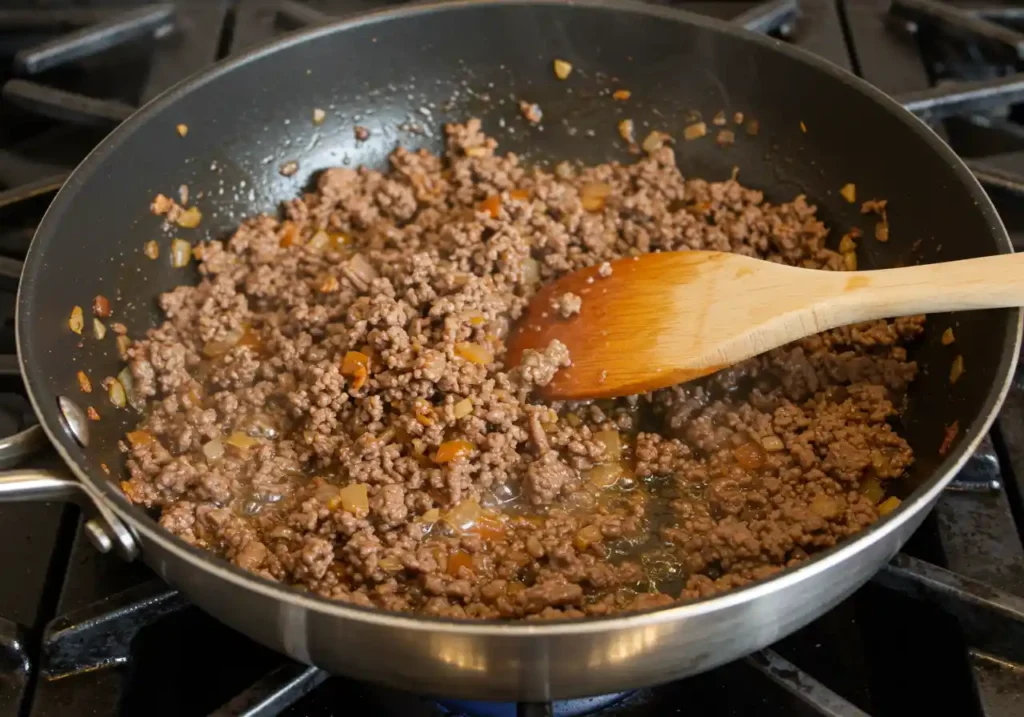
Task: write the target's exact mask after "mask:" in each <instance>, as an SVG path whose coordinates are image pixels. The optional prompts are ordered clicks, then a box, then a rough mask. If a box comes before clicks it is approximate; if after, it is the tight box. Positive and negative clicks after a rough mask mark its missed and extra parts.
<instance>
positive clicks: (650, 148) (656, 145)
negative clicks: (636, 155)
mask: <svg viewBox="0 0 1024 717" xmlns="http://www.w3.org/2000/svg"><path fill="white" fill-rule="evenodd" d="M671 139H672V138H671V137H670V136H669V135H667V134H665V133H664V132H659V131H658V130H653V131H652V132H651V133H650V134H649V135H647V137H646V138H645V139H644V143H643V144H642V145H641V146H642V147H643V149H644V151H645V152H647V153H648V154H650V153H651V152H654V151H656V150H659V149H661V148H662V147H664V146H665V143H666V142H669V141H671Z"/></svg>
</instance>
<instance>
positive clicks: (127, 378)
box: [117, 366, 146, 411]
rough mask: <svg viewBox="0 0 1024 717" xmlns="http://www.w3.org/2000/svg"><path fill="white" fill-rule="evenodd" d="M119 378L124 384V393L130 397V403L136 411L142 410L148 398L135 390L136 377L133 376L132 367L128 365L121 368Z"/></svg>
mask: <svg viewBox="0 0 1024 717" xmlns="http://www.w3.org/2000/svg"><path fill="white" fill-rule="evenodd" d="M117 380H118V381H120V382H121V385H122V386H124V393H125V395H126V396H127V397H128V405H130V406H131V407H132V408H134V409H135V410H136V411H141V410H142V409H143V408H145V406H146V400H145V399H144V398H143V397H142V396H139V395H137V394H136V392H135V377H134V376H132V372H131V369H129V368H128V367H127V366H125V367H124V368H123V369H121V373H119V374H117Z"/></svg>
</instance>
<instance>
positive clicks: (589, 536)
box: [572, 525, 604, 550]
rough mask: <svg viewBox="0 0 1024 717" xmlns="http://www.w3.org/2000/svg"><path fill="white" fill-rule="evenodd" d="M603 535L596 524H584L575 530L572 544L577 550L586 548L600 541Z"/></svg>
mask: <svg viewBox="0 0 1024 717" xmlns="http://www.w3.org/2000/svg"><path fill="white" fill-rule="evenodd" d="M603 538H604V536H603V535H602V534H601V529H600V528H598V527H597V526H596V525H585V526H583V527H582V528H580V529H579V530H578V531H576V535H575V537H573V539H572V544H573V546H574V547H575V548H576V549H577V550H586V549H587V548H588V547H590V546H591V545H593V544H594V543H600V542H601V540H602V539H603Z"/></svg>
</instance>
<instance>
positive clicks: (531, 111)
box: [519, 100, 544, 124]
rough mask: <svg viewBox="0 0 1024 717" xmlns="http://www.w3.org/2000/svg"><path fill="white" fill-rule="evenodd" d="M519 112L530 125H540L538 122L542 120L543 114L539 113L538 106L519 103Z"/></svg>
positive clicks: (530, 103) (531, 103) (523, 102)
mask: <svg viewBox="0 0 1024 717" xmlns="http://www.w3.org/2000/svg"><path fill="white" fill-rule="evenodd" d="M519 111H520V112H521V113H522V115H523V117H525V118H526V121H527V122H529V123H530V124H540V121H541V120H542V119H544V113H543V112H541V109H540V105H538V104H537V103H535V102H527V101H526V100H520V101H519Z"/></svg>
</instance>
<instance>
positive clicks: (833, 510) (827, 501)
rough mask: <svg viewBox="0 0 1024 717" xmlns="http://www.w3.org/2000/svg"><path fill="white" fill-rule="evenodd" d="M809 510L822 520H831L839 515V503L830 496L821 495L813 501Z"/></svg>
mask: <svg viewBox="0 0 1024 717" xmlns="http://www.w3.org/2000/svg"><path fill="white" fill-rule="evenodd" d="M807 507H808V509H809V510H810V511H811V512H812V513H814V514H815V515H817V516H818V517H820V518H824V519H826V520H829V519H831V518H835V517H836V516H837V515H839V503H838V502H837V501H836V499H835V498H833V497H832V496H830V495H825V494H824V493H819V494H818V495H816V496H814V498H812V499H811V503H810V505H808V506H807Z"/></svg>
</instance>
